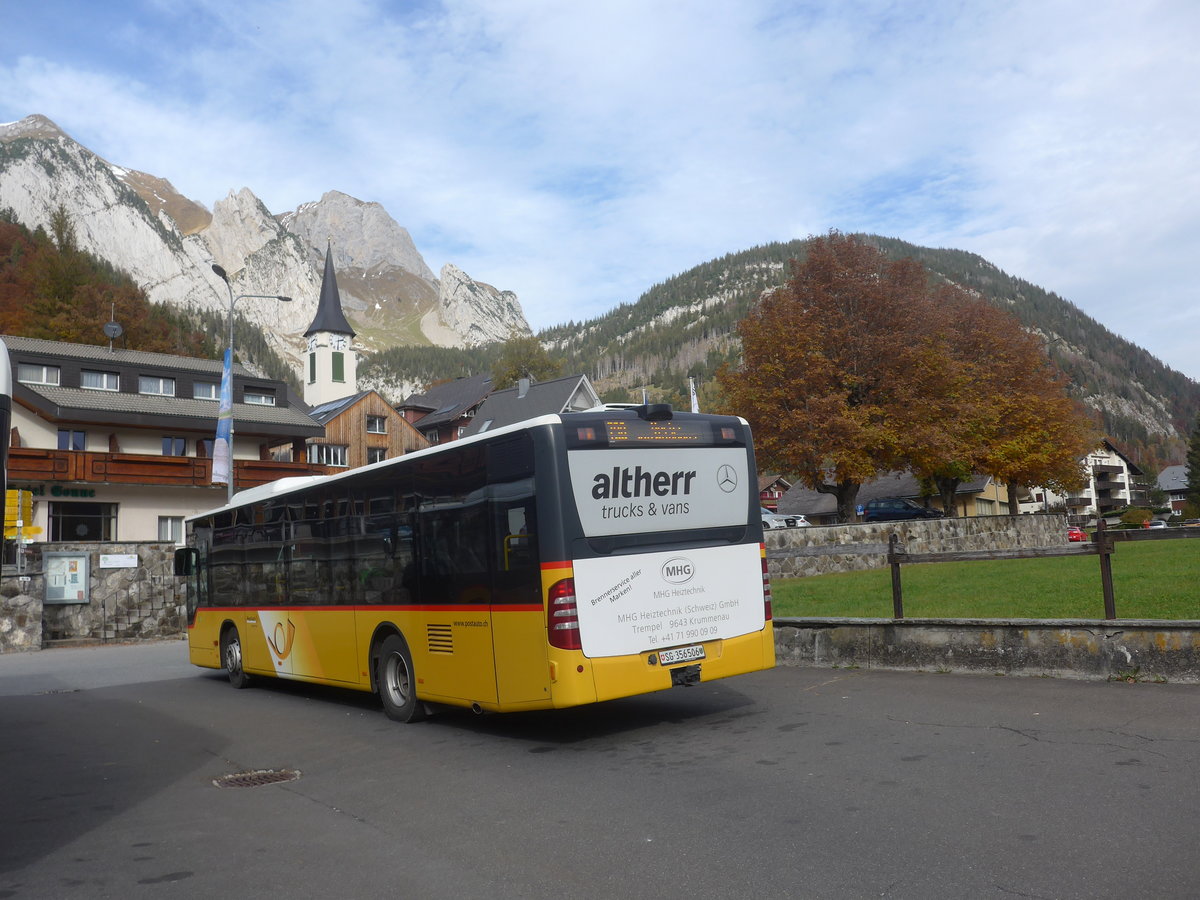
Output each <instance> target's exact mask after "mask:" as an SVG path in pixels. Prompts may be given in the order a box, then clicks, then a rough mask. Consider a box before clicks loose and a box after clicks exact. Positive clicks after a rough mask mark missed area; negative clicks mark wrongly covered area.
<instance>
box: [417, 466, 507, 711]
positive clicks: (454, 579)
mask: <svg viewBox="0 0 1200 900" xmlns="http://www.w3.org/2000/svg"><path fill="white" fill-rule="evenodd" d="M464 449H468V448H464ZM479 450H480V448H477V447H476V448H469V450H468V452H466V453H447V454H445V455H444V456H442V457H440V458H438V459H436V460H430V461H429V465H426V466H423V468H422V470H421V471H420V472H419V473H418V477H419V482H420V483H419V485H418V493H419V495H420V498H419V501H418V504H417V516H416V519H417V542H418V546H419V552H418V554H417V558H418V560H419V568H420V584H419V590H418V593H417V597H416V609H415V614H414V615H413V616H412V618H411V619H410V623H411V624H410V625H409V627H408V628H407V630H406V632H405V638H406V639H407V641H408V646H409V650H410V651H412V655H413V665H414V667H415V668H416V674H417V681H418V686H417V690H418V692H420V693H421V694H422V695H423V696H426V697H429V698H431V699H433V698H435V697H437V696H443V697H449V698H455V699H458V700H469V701H477V702H480V703H495V702H496V671H495V658H494V656H493V653H492V608H491V593H492V581H491V571H490V567H489V562H488V560H489V556H488V553H489V539H488V517H487V504H486V502H485V496H484V491H483V489H482V485H481V482H482V480H483V474H484V473H483V471H482V470H481V469H480V467H479V465H478V460H477V457H478V456H479V455H481V454H480V453H479ZM435 466H436V468H435ZM473 484H474V485H478V486H476V487H474V489H472V486H473Z"/></svg>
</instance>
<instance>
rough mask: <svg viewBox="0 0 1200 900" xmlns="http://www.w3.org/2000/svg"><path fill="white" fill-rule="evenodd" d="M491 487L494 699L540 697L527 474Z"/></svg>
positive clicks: (542, 639) (543, 691)
mask: <svg viewBox="0 0 1200 900" xmlns="http://www.w3.org/2000/svg"><path fill="white" fill-rule="evenodd" d="M491 493H492V500H491V504H490V506H491V512H492V541H493V548H494V550H495V554H496V562H495V568H494V572H493V590H492V643H493V647H494V651H495V654H496V691H497V694H498V699H499V702H500V703H501V704H502V705H505V706H507V705H509V704H514V703H529V702H533V701H540V700H545V699H548V698H549V696H550V683H549V677H548V675H547V672H548V661H547V652H546V614H545V610H544V607H543V606H542V595H541V587H542V585H541V565H540V556H539V553H538V528H537V516H536V507H535V504H534V496H533V479H532V478H526V479H522V480H520V481H514V482H509V483H506V484H499V485H493V486H492V488H491Z"/></svg>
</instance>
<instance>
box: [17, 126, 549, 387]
mask: <svg viewBox="0 0 1200 900" xmlns="http://www.w3.org/2000/svg"><path fill="white" fill-rule="evenodd" d="M59 206H61V207H63V208H65V209H66V210H67V212H68V214H69V215H70V216H71V218H72V222H73V224H74V225H75V228H76V232H77V235H78V238H79V241H80V246H81V248H82V249H85V250H87V251H88V252H91V253H94V254H96V255H97V256H99V257H101V258H104V259H107V260H109V261H111V262H112V264H114V265H116V266H118V267H119V268H121V269H123V270H125V271H126V272H128V273H129V274H130V275H131V277H132V278H133V279H134V281H135V283H137V284H138V285H139V286H141V287H142V288H143V289H144V290H145V291H146V292H147V295H148V296H149V297H150V299H151V300H152V301H153V302H166V303H169V304H172V305H175V306H179V307H182V308H191V309H196V310H199V311H209V312H215V311H220V310H224V309H228V306H229V292H228V290H227V288H226V286H225V284H224V283H223V282H222V281H221V280H220V279H219V278H217V276H216V275H215V274H214V273H213V272H212V265H213V264H214V263H216V264H217V265H220V266H221V267H222V268H223V269H225V270H226V271H227V272H228V273H229V274H230V278H231V288H232V290H233V292H234V293H235V294H238V295H241V294H251V295H257V294H264V295H271V296H276V295H284V296H289V297H292V298H293V299H294V300H295V301H296V302H293V303H290V304H287V305H286V306H281V305H279V304H271V303H269V302H267V301H262V302H258V301H253V302H247V303H245V304H243V305H240V306H239V307H238V311H239V313H242V314H244V315H245V316H246V318H247V319H248V320H250V321H252V322H254V323H255V324H257V325H258V326H259V327H261V328H262V329H263V330H264V332H265V333H266V334H267V336H268V338H269V340H270V341H271V343H272V345H273V346H275V347H276V349H277V350H278V351H279V352H281V353H282V354H283V355H284V356H285V357H287V358H290V359H291V360H292V361H293V363H294V364H296V365H298V364H299V363H300V360H301V359H302V354H303V347H304V344H303V340H302V334H301V333H302V332H303V330H304V328H305V327H306V326H307V324H308V322H309V321H311V318H312V315H313V314H314V312H315V307H316V300H317V297H318V295H319V291H320V273H321V261H322V259H323V253H324V248H325V245H326V243H327V242H330V243H332V244H333V245H334V246H335V247H336V248H337V253H338V254H340V256H341V258H342V259H343V260H345V261H347V262H349V263H350V264H348V265H347V266H346V267H345V270H344V271H343V270H341V269H339V272H338V275H339V288H340V289H341V294H342V298H343V302H344V305H345V307H346V311H347V315H348V316H349V317H350V318H351V320H352V321H354V324H355V325H356V330H359V331H360V337H361V343H362V345H363V347H364V349H365V350H366V351H367V352H371V351H373V350H377V349H380V348H382V347H387V346H391V345H393V344H396V343H399V342H413V343H434V342H436V341H437V340H441V341H443V342H446V341H450V342H454V343H458V344H461V345H463V346H472V345H475V344H478V343H480V342H484V341H490V340H499V339H502V338H503V337H505V336H507V335H508V334H509V333H510V332H513V331H516V332H518V333H526V334H527V333H529V326H528V323H527V322H526V321H525V318H524V314H523V312H522V311H521V308H520V301H519V299H518V298H517V296H516V294H514V293H513V292H511V291H507V292H506V291H498V290H496V289H495V288H492V287H490V286H489V285H486V283H484V282H476V281H474V280H472V279H470V277H469V276H466V275H465V273H463V274H462V276H461V277H456V278H455V279H454V281H453V282H452V283H451V284H449V285H443V283H442V282H441V281H440V280H439V279H438V278H437V277H436V276H434V275H433V273H432V271H431V270H430V269H429V267H428V266H427V265H426V263H425V261H424V259H422V258H421V256H420V253H419V251H417V249H416V247H415V245H414V244H413V242H412V239H411V236H409V234H408V232H407V230H406V229H404V228H403V227H402V226H400V225H399V224H398V223H396V222H395V221H394V220H393V219H392V218H391V217H390V216H389V215H388V214H387V212H386V211H385V210H384V209H383V207H382V206H380V205H379V204H377V203H365V202H363V201H360V200H357V199H355V198H353V197H350V196H349V195H346V194H342V193H340V192H336V191H330V192H327V193H326V194H325V195H324V196H323V197H322V198H321V199H320V200H317V201H312V202H309V203H305V204H302V205H301V206H300V207H298V208H297V209H296V210H291V211H286V212H283V213H280V214H279V215H278V216H276V215H274V214H272V213H271V212H270V211H269V210H268V209H267V208H266V206H265V205H264V204H263V203H262V201H261V200H259V198H258V197H256V196H255V195H254V193H253V191H251V190H250V189H249V188H242V189H241V190H239V191H237V192H234V191H232V190H231V191H230V192H229V194H228V195H227V196H226V197H225V198H223V199H221V200H218V201H216V203H214V205H213V210H212V212H209V211H208V210H206V209H205V208H204V207H203V206H202V205H200V204H198V203H195V202H194V201H191V200H189V199H188V198H186V197H183V196H182V195H181V194H179V192H178V191H176V190H175V189H174V187H173V186H172V185H171V183H170V181H168V180H167V179H165V178H161V177H159V176H156V175H150V174H147V173H143V172H137V171H136V170H133V169H129V168H124V167H121V166H119V165H114V164H113V163H110V162H109V161H107V160H106V159H104V158H103V157H102V156H100V155H99V154H96V153H95V152H93V151H92V150H90V149H88V148H86V147H84V146H83V145H81V144H79V143H78V142H76V141H75V140H74V139H72V138H71V137H70V136H69V135H67V134H66V132H64V131H63V130H62V129H60V128H59V127H58V126H57V125H56V124H55V123H54V122H52V121H51V120H50V119H48V118H46V117H45V116H41V115H33V116H28V117H26V118H25V119H22V120H20V121H19V122H13V123H7V124H4V125H0V208H4V209H10V210H12V211H13V217H14V218H15V220H16V221H19V222H21V223H22V224H24V225H26V226H27V227H30V228H38V227H42V228H46V227H47V225H48V223H49V220H50V216H51V214H52V213H53V211H54V210H55V209H56V208H58V207H59ZM289 226H291V227H289ZM293 228H294V229H295V230H292V229H293ZM314 245H317V246H314ZM456 271H459V272H461V270H456ZM422 322H425V323H429V325H430V328H429V330H430V331H432V332H433V333H434V334H433V336H431V335H430V334H427V333H426V331H425V330H423V329H422V327H421V326H422ZM97 327H99V326H97Z"/></svg>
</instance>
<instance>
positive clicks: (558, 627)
mask: <svg viewBox="0 0 1200 900" xmlns="http://www.w3.org/2000/svg"><path fill="white" fill-rule="evenodd" d="M546 631H547V632H549V635H550V646H551V647H557V648H558V649H559V650H582V649H583V644H582V643H581V642H580V640H579V611H578V610H577V609H576V607H575V579H574V578H564V579H563V580H562V581H556V582H554V584H552V585H551V586H550V611H549V613H548V614H547V621H546Z"/></svg>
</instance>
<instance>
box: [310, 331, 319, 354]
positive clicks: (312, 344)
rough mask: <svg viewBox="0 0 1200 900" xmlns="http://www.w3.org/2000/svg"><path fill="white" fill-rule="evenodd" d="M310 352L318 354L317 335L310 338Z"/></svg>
mask: <svg viewBox="0 0 1200 900" xmlns="http://www.w3.org/2000/svg"><path fill="white" fill-rule="evenodd" d="M308 352H309V353H316V352H317V338H316V335H314V336H313V337H310V338H309V339H308Z"/></svg>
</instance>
